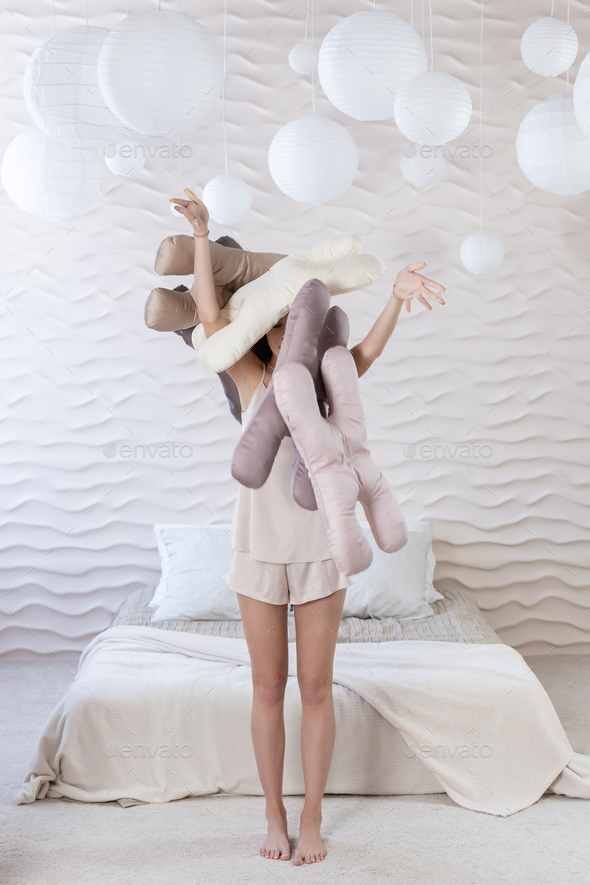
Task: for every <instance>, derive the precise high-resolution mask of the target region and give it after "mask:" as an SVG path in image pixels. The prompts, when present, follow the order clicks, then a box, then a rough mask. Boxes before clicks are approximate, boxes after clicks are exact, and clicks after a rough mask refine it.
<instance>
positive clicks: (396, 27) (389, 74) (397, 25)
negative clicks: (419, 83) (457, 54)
mask: <svg viewBox="0 0 590 885" xmlns="http://www.w3.org/2000/svg"><path fill="white" fill-rule="evenodd" d="M427 67H428V58H427V56H426V50H425V49H424V44H423V43H422V40H421V39H420V37H419V36H418V34H417V33H416V31H415V30H414V28H412V27H411V26H410V25H409V24H408V23H407V22H405V21H404V20H403V18H400V16H399V15H395V13H393V12H390V11H389V10H386V9H380V10H376V11H367V12H355V13H354V14H353V15H350V16H348V18H345V19H344V20H343V21H341V22H338V24H337V25H335V26H334V27H333V28H331V29H330V30H329V31H328V34H327V36H326V37H325V39H324V41H323V43H322V45H321V48H320V56H319V63H318V75H319V80H320V83H321V86H322V89H323V90H324V92H325V93H326V95H327V97H328V98H329V99H330V101H331V102H332V104H333V105H334V106H335V107H337V108H338V110H340V111H342V112H343V113H345V114H348V116H349V117H354V118H355V120H388V119H389V118H391V117H393V100H394V96H395V94H396V93H397V92H398V90H399V89H400V88H401V87H402V86H403V85H404V83H407V82H408V80H410V79H411V78H412V77H415V76H416V74H421V73H422V72H423V71H426V69H427Z"/></svg>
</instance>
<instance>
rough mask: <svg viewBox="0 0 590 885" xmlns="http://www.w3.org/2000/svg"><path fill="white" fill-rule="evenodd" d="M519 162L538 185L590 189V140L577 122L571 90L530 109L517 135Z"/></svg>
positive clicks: (569, 191) (569, 190) (577, 191)
mask: <svg viewBox="0 0 590 885" xmlns="http://www.w3.org/2000/svg"><path fill="white" fill-rule="evenodd" d="M516 156H517V158H518V165H519V166H520V168H521V169H522V171H523V172H524V174H525V175H526V177H527V178H528V180H529V181H531V182H532V183H533V184H534V185H536V187H538V188H541V190H544V191H550V192H551V193H554V194H563V195H568V194H581V193H583V192H584V191H587V190H590V141H589V140H588V138H586V136H585V135H584V133H583V132H582V130H581V129H580V127H579V126H578V124H577V121H576V116H575V113H574V99H573V96H572V93H571V92H560V93H558V94H557V95H551V96H550V97H549V98H546V99H545V101H542V102H541V104H538V105H536V106H535V107H534V108H533V109H532V111H529V112H528V114H527V115H526V117H525V118H524V120H523V121H522V123H521V124H520V128H519V130H518V135H517V137H516Z"/></svg>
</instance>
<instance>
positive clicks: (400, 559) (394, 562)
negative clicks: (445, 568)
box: [342, 520, 444, 620]
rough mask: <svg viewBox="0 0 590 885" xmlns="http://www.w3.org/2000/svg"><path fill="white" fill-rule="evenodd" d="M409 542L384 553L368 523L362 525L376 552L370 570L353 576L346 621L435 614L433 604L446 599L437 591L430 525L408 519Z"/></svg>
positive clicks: (345, 607)
mask: <svg viewBox="0 0 590 885" xmlns="http://www.w3.org/2000/svg"><path fill="white" fill-rule="evenodd" d="M407 524H408V543H407V544H405V545H404V546H403V547H402V548H401V550H398V551H397V553H384V552H383V550H380V549H379V547H377V544H376V543H375V539H374V538H373V533H372V532H371V531H370V527H369V523H368V522H366V521H364V520H363V521H361V526H362V529H363V531H364V532H365V534H366V536H367V539H368V541H369V543H370V545H371V549H372V550H373V562H372V563H371V565H370V566H369V568H368V569H365V571H364V572H360V573H359V574H358V575H355V576H354V584H352V585H351V586H350V587H349V588H348V590H347V591H346V599H345V600H344V611H343V613H342V617H343V618H350V617H355V618H398V619H400V620H401V619H404V618H406V619H412V620H413V619H416V618H423V617H427V616H428V615H431V614H433V610H432V608H431V607H430V604H429V603H431V602H435V601H436V600H437V599H443V598H444V597H443V596H442V595H441V594H440V593H438V591H437V590H435V589H434V586H433V584H432V577H433V574H434V566H435V559H434V553H433V552H432V533H431V530H430V523H428V522H425V521H422V520H407Z"/></svg>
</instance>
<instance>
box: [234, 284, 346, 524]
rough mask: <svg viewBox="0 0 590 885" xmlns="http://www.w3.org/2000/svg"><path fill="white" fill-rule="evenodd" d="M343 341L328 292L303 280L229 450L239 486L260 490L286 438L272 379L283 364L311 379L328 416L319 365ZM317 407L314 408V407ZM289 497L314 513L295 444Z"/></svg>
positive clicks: (341, 322)
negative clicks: (274, 355)
mask: <svg viewBox="0 0 590 885" xmlns="http://www.w3.org/2000/svg"><path fill="white" fill-rule="evenodd" d="M347 341H348V317H347V316H346V314H345V313H344V311H343V310H341V309H340V308H339V307H330V292H329V291H328V288H327V286H325V285H324V283H322V282H320V280H316V279H313V280H308V281H307V282H306V283H304V285H303V286H302V287H301V289H300V290H299V292H298V293H297V296H296V298H295V301H294V302H293V307H292V308H291V310H290V311H289V316H288V317H287V324H286V326H285V334H284V336H283V343H282V344H281V350H280V352H279V358H278V360H277V365H276V368H275V370H274V372H273V374H272V377H271V380H270V384H269V385H268V390H267V392H266V393H265V395H264V398H263V399H262V400H261V401H260V403H259V404H258V406H257V407H256V410H255V412H254V414H253V415H252V418H251V419H250V422H249V424H248V426H247V427H246V428H245V430H244V432H243V433H242V436H241V438H240V440H239V441H238V443H237V445H236V448H235V450H234V455H233V458H232V466H231V473H232V476H233V478H234V479H237V480H238V482H239V483H241V485H243V486H247V487H248V488H250V489H259V488H260V486H262V485H263V484H264V483H265V482H266V480H267V479H268V475H269V473H270V471H271V469H272V465H273V463H274V460H275V458H276V455H277V452H278V450H279V446H280V444H281V440H282V439H283V437H285V436H289V428H288V427H287V425H286V424H285V422H284V420H283V417H282V415H281V413H280V412H279V410H278V408H277V404H276V402H275V391H274V376H275V374H276V373H277V371H278V370H279V368H280V367H281V366H283V365H286V364H287V363H291V362H298V363H302V364H303V365H305V366H306V368H307V369H308V371H309V372H310V373H311V377H312V379H313V384H314V387H315V395H316V404H315V408H316V410H317V409H318V408H321V409H322V410H323V414H326V415H327V413H328V405H327V399H326V391H325V389H324V382H323V380H322V376H321V374H320V360H321V358H322V357H323V355H324V353H325V351H326V350H327V349H328V348H331V347H334V346H335V345H337V344H340V345H342V344H346V342H347ZM318 404H319V405H318ZM291 494H292V496H293V498H294V500H295V501H296V502H297V504H299V506H300V507H303V508H305V509H306V510H317V509H318V505H317V503H316V500H315V496H314V493H313V489H312V486H311V482H310V479H309V476H308V474H307V470H306V468H305V464H304V463H303V462H302V460H301V456H300V453H299V452H298V450H297V445H296V444H295V453H294V456H293V468H292V471H291Z"/></svg>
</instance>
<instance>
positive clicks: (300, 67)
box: [289, 43, 319, 74]
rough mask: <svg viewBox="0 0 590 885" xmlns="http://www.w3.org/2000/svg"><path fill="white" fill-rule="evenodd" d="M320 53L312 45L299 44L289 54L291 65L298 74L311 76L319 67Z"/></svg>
mask: <svg viewBox="0 0 590 885" xmlns="http://www.w3.org/2000/svg"><path fill="white" fill-rule="evenodd" d="M318 58H319V53H318V51H317V49H316V48H315V46H312V45H311V43H298V44H297V46H294V47H293V49H292V50H291V52H290V53H289V64H290V65H291V67H292V68H293V70H294V71H297V73H298V74H310V73H311V72H312V71H315V69H316V68H317V66H318Z"/></svg>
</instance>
